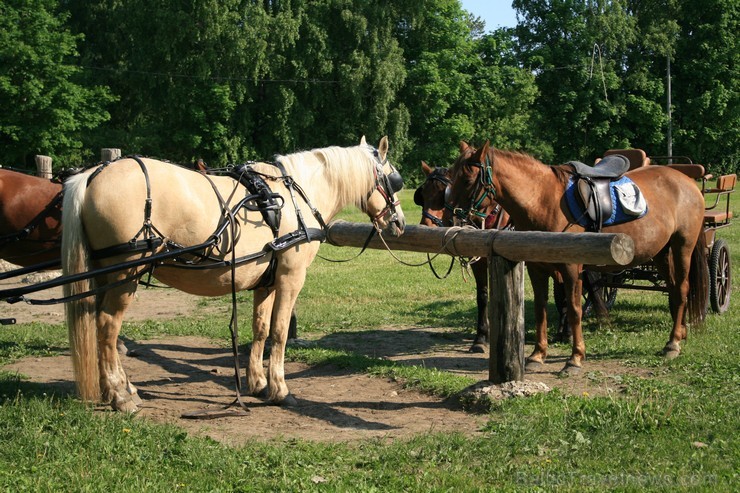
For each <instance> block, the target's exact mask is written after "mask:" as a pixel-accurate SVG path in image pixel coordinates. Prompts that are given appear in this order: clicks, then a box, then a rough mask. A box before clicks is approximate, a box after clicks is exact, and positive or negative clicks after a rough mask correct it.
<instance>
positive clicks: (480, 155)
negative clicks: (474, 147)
mask: <svg viewBox="0 0 740 493" xmlns="http://www.w3.org/2000/svg"><path fill="white" fill-rule="evenodd" d="M490 145H491V142H490V141H489V140H486V143H485V144H483V147H481V148H480V149H478V151H477V152H476V153H475V154H473V157H472V158H471V159H472V160H475V161H476V162H479V163H482V162H483V161H484V160H485V156H486V155H488V148H489V146H490Z"/></svg>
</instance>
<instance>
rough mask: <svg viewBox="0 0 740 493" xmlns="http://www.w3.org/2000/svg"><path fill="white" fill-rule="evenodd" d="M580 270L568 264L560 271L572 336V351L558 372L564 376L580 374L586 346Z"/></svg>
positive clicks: (578, 267) (578, 266) (576, 266)
mask: <svg viewBox="0 0 740 493" xmlns="http://www.w3.org/2000/svg"><path fill="white" fill-rule="evenodd" d="M580 268H581V266H580V265H574V264H568V265H565V266H564V267H563V268H562V270H561V273H562V275H563V287H564V289H565V301H566V305H567V315H568V325H569V326H570V332H571V334H572V336H573V349H572V352H571V355H570V358H569V359H568V361H567V362H566V363H565V366H564V367H563V369H562V370H561V371H560V373H561V374H565V375H569V374H570V375H572V374H576V373H578V372H580V370H581V367H582V366H583V360H585V359H586V344H585V342H584V340H583V327H582V326H581V316H582V307H581V291H582V289H583V284H582V281H581V276H580V270H581V269H580Z"/></svg>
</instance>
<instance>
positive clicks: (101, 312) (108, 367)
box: [96, 281, 141, 413]
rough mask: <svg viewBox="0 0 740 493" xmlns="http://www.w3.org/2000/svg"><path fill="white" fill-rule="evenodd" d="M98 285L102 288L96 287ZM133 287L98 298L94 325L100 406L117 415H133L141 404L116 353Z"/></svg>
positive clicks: (126, 285) (119, 288)
mask: <svg viewBox="0 0 740 493" xmlns="http://www.w3.org/2000/svg"><path fill="white" fill-rule="evenodd" d="M98 285H102V284H100V283H99V284H98ZM136 287H137V283H136V282H135V281H134V282H130V283H127V284H124V285H123V286H119V287H116V288H112V289H110V290H108V291H106V292H105V293H104V294H102V295H100V296H99V297H98V306H97V318H96V324H97V328H98V354H99V359H98V362H99V368H100V390H101V393H102V397H103V402H109V403H110V404H111V407H112V408H113V409H115V410H117V411H123V412H129V413H133V412H136V411H137V410H138V406H139V404H141V398H140V397H139V394H138V391H137V390H136V387H134V385H133V384H132V383H131V382H130V381H129V379H128V377H127V376H126V372H125V370H124V369H123V365H122V364H121V359H120V357H119V353H118V335H119V333H120V331H121V324H122V322H123V314H124V312H125V311H126V309H127V308H128V306H129V304H130V303H131V301H132V300H133V297H134V294H135V293H136Z"/></svg>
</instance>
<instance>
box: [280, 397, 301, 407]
mask: <svg viewBox="0 0 740 493" xmlns="http://www.w3.org/2000/svg"><path fill="white" fill-rule="evenodd" d="M277 404H278V405H279V406H280V407H296V406H297V405H298V400H297V399H296V398H295V397H293V394H288V395H286V396H285V397H284V398H283V400H281V401H280V402H278V403H277Z"/></svg>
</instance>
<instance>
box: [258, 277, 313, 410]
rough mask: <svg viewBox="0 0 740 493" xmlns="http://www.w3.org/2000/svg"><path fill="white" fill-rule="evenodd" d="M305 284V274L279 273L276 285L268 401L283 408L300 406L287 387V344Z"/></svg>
mask: <svg viewBox="0 0 740 493" xmlns="http://www.w3.org/2000/svg"><path fill="white" fill-rule="evenodd" d="M304 281H305V271H303V275H300V274H293V275H285V276H280V275H279V274H278V277H277V280H276V282H275V305H274V306H273V310H272V324H271V327H270V338H271V340H272V348H271V349H270V362H269V377H270V378H269V379H268V397H267V398H268V399H269V400H270V402H273V403H275V404H279V405H282V406H294V405H296V404H298V402H297V401H296V399H295V398H294V397H293V396H292V395H290V391H289V390H288V385H287V384H286V383H285V344H286V342H287V340H288V327H289V326H290V317H291V315H292V313H293V307H294V306H295V301H296V299H297V298H298V293H300V291H301V288H302V287H303V283H304Z"/></svg>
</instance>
